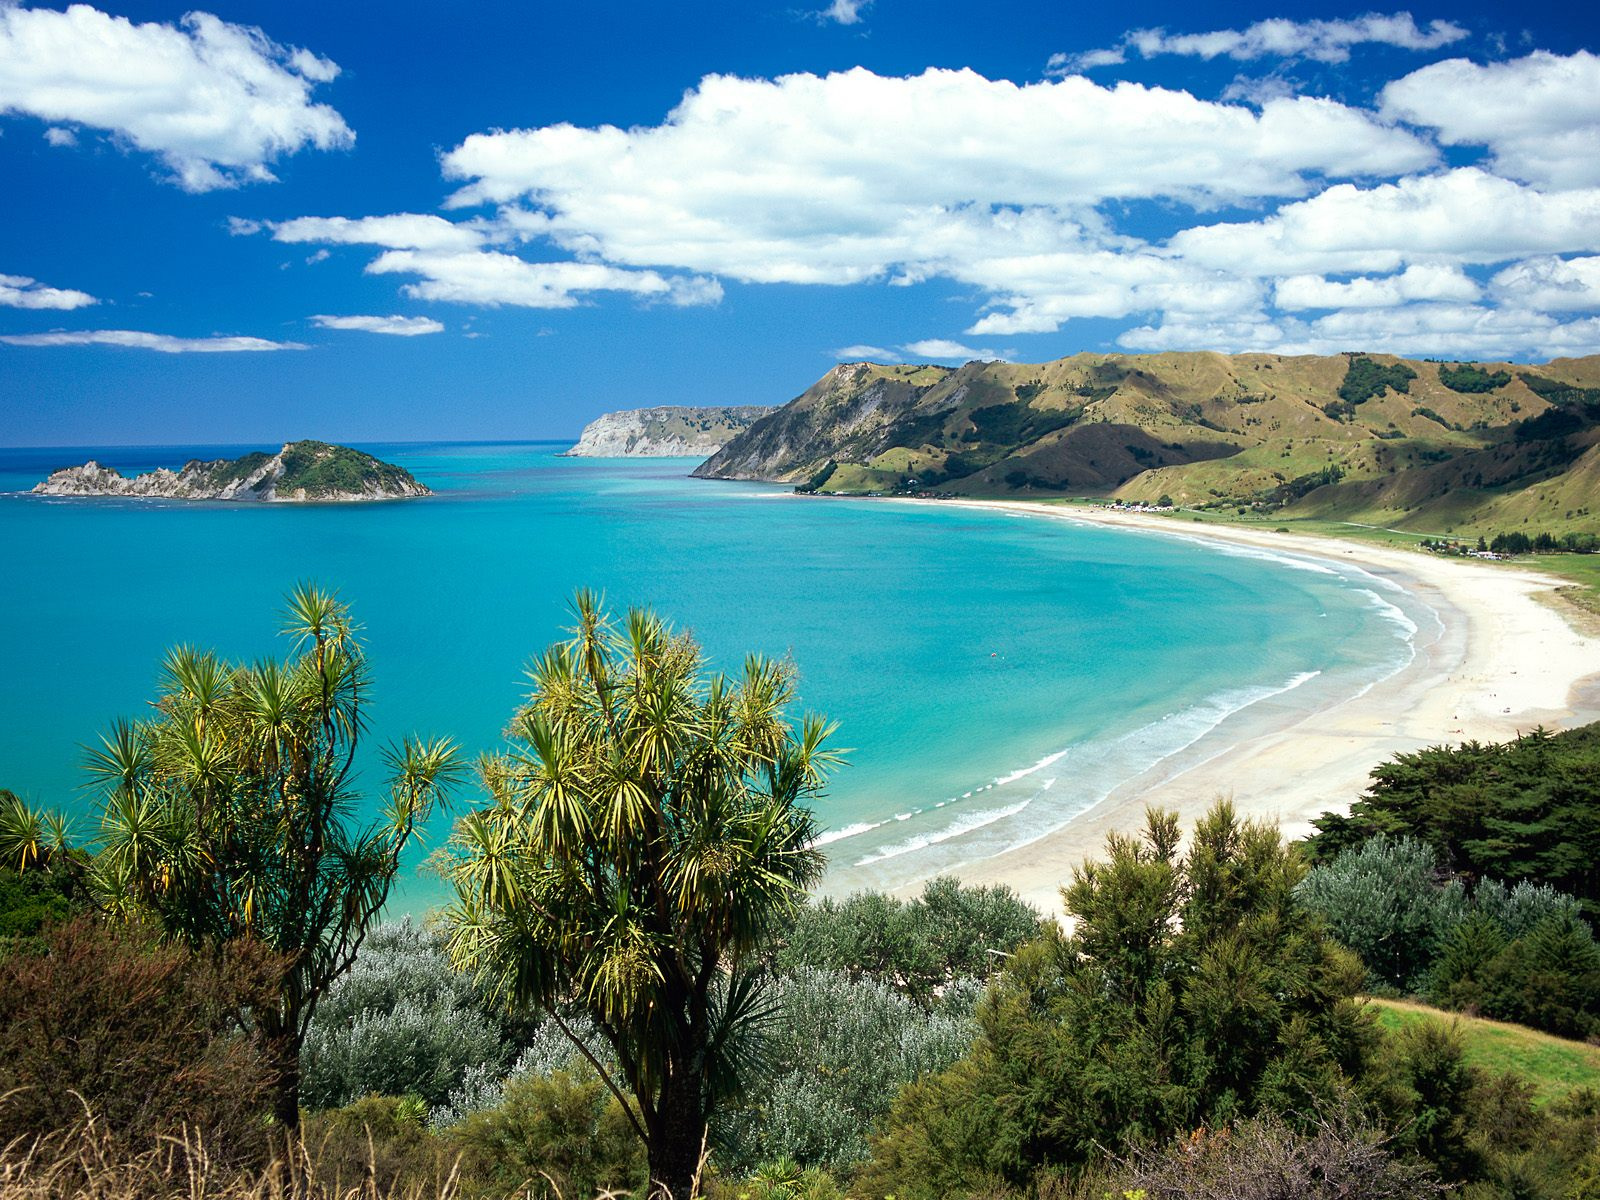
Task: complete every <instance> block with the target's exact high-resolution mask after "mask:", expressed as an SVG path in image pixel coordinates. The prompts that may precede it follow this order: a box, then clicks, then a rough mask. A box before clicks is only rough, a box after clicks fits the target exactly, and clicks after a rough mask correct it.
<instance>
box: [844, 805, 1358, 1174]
mask: <svg viewBox="0 0 1600 1200" xmlns="http://www.w3.org/2000/svg"><path fill="white" fill-rule="evenodd" d="M1304 870H1305V868H1304V866H1303V864H1302V863H1301V862H1300V859H1299V855H1298V853H1297V852H1295V851H1294V850H1292V849H1291V848H1289V847H1286V846H1285V845H1284V844H1283V842H1282V840H1281V839H1280V838H1279V836H1278V831H1277V829H1276V828H1274V827H1272V826H1268V825H1263V824H1258V823H1255V822H1251V821H1241V820H1240V819H1239V818H1238V817H1237V816H1236V815H1235V813H1234V811H1233V809H1232V807H1231V806H1230V805H1227V804H1219V805H1217V806H1216V807H1215V808H1213V809H1212V810H1211V812H1210V813H1209V814H1208V815H1207V816H1206V817H1205V818H1204V819H1203V820H1201V822H1200V823H1199V824H1198V825H1197V826H1196V828H1195V830H1194V833H1193V836H1192V837H1191V839H1190V849H1189V851H1188V853H1187V854H1183V853H1181V852H1180V836H1179V828H1178V822H1177V818H1176V817H1175V816H1173V815H1172V814H1169V813H1162V812H1154V811H1153V812H1151V813H1150V814H1149V815H1148V823H1147V825H1146V828H1145V830H1144V833H1143V835H1142V836H1139V837H1129V836H1123V835H1118V834H1114V835H1112V837H1111V838H1110V839H1109V840H1108V843H1107V857H1106V859H1105V860H1104V861H1101V862H1094V863H1090V864H1088V865H1087V866H1085V867H1083V868H1082V869H1081V870H1079V871H1078V872H1076V874H1075V876H1074V878H1073V881H1072V883H1071V885H1069V886H1068V887H1066V888H1064V889H1063V892H1062V894H1063V897H1064V899H1065V901H1066V908H1067V911H1068V913H1069V914H1070V915H1071V916H1072V918H1073V922H1074V924H1073V931H1072V933H1071V934H1070V935H1069V934H1066V933H1063V932H1061V931H1059V930H1055V931H1052V932H1048V933H1047V934H1046V935H1045V936H1044V937H1043V938H1042V939H1041V940H1039V941H1037V942H1034V943H1032V944H1030V945H1028V946H1025V947H1023V948H1022V949H1021V950H1019V951H1018V952H1017V953H1016V954H1015V956H1014V957H1013V958H1012V959H1011V960H1010V963H1009V964H1008V967H1007V969H1006V971H1005V973H1004V974H1003V975H1002V976H1001V978H1000V980H999V981H998V982H997V983H996V984H995V986H994V987H993V988H992V989H991V991H990V993H989V996H988V997H987V998H986V999H985V1001H984V1002H983V1004H982V1005H981V1006H980V1008H979V1012H978V1017H979V1026H980V1030H981V1034H980V1037H979V1039H978V1041H977V1043H976V1044H975V1045H974V1048H973V1050H972V1052H971V1053H970V1054H969V1055H968V1056H967V1058H966V1059H964V1060H963V1061H961V1062H959V1063H957V1064H956V1065H955V1066H954V1067H952V1068H950V1069H949V1070H948V1071H945V1072H942V1073H940V1074H937V1075H933V1076H930V1077H929V1078H927V1079H925V1080H923V1081H921V1082H919V1083H916V1084H913V1085H911V1086H910V1087H909V1088H907V1089H906V1090H905V1091H904V1092H902V1093H901V1097H900V1100H899V1101H897V1103H896V1105H895V1108H894V1110H893V1111H892V1112H891V1114H890V1117H889V1120H888V1124H887V1128H886V1131H885V1134H884V1136H882V1137H881V1138H880V1139H879V1140H878V1142H877V1143H876V1145H875V1149H874V1157H875V1162H874V1164H873V1165H872V1166H871V1167H870V1168H869V1172H868V1175H867V1178H866V1183H867V1184H868V1187H869V1190H873V1191H874V1192H875V1194H882V1193H888V1192H892V1193H894V1194H895V1195H899V1196H903V1197H908V1198H915V1200H920V1198H921V1197H929V1198H931V1197H934V1196H944V1195H951V1194H966V1193H969V1192H972V1191H974V1190H980V1189H982V1188H984V1187H986V1186H989V1185H990V1184H991V1183H993V1182H995V1181H1000V1182H1001V1183H1003V1184H1005V1185H1007V1186H1013V1187H1015V1186H1026V1185H1028V1183H1029V1182H1030V1181H1031V1180H1032V1179H1033V1178H1034V1177H1035V1176H1036V1175H1037V1174H1038V1173H1039V1172H1041V1171H1050V1170H1068V1171H1074V1170H1077V1169H1079V1168H1080V1167H1081V1166H1082V1165H1083V1164H1085V1163H1088V1162H1091V1161H1093V1160H1095V1159H1096V1158H1098V1157H1100V1156H1101V1155H1102V1154H1103V1153H1104V1151H1105V1150H1106V1149H1111V1150H1119V1149H1121V1148H1123V1147H1126V1146H1129V1145H1133V1144H1136V1143H1142V1142H1150V1141H1155V1140H1160V1139H1162V1138H1165V1137H1167V1136H1170V1135H1171V1134H1173V1133H1174V1132H1177V1131H1181V1130H1190V1129H1194V1128H1196V1127H1197V1126H1199V1125H1202V1124H1220V1123H1224V1122H1227V1121H1230V1120H1234V1119H1238V1118H1243V1117H1246V1116H1249V1115H1252V1114H1255V1113H1262V1112H1298V1113H1303V1114H1310V1113H1313V1112H1314V1111H1315V1108H1316V1104H1317V1102H1318V1101H1319V1100H1321V1099H1324V1098H1328V1097H1331V1096H1333V1095H1335V1094H1337V1093H1338V1092H1339V1091H1340V1089H1342V1088H1343V1087H1344V1086H1345V1085H1346V1084H1347V1082H1348V1080H1349V1079H1350V1078H1351V1077H1352V1076H1353V1075H1354V1074H1355V1073H1356V1072H1357V1070H1358V1069H1359V1068H1360V1066H1361V1065H1362V1063H1363V1061H1364V1060H1365V1057H1366V1055H1367V1053H1368V1051H1369V1049H1370V1046H1371V1044H1372V1042H1373V1039H1374V1037H1375V1035H1374V1034H1373V1032H1372V1029H1371V1025H1370V1023H1369V1022H1368V1021H1367V1020H1366V1019H1365V1018H1363V1017H1362V1016H1361V1014H1360V1012H1359V1009H1358V1007H1357V1005H1356V1003H1355V1002H1354V1000H1353V996H1354V995H1355V993H1356V991H1357V990H1358V989H1359V987H1360V986H1361V982H1362V976H1363V972H1362V969H1361V964H1360V962H1359V960H1357V959H1356V958H1355V956H1354V955H1352V954H1350V953H1349V952H1348V951H1346V950H1344V949H1342V948H1341V947H1339V946H1337V945H1336V944H1334V943H1333V942H1332V941H1331V940H1330V939H1329V938H1328V937H1327V936H1326V935H1325V934H1324V932H1323V930H1322V928H1321V926H1320V923H1319V921H1318V919H1317V918H1316V917H1315V916H1314V915H1312V914H1310V913H1308V912H1307V911H1306V910H1304V909H1303V908H1301V907H1300V906H1299V905H1297V904H1296V903H1295V900H1294V888H1295V885H1296V884H1297V883H1298V882H1299V881H1300V879H1301V877H1302V875H1303V874H1304Z"/></svg>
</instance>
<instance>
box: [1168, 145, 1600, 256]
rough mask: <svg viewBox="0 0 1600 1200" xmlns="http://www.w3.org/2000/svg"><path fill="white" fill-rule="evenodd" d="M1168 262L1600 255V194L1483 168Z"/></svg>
mask: <svg viewBox="0 0 1600 1200" xmlns="http://www.w3.org/2000/svg"><path fill="white" fill-rule="evenodd" d="M1166 251H1167V253H1170V254H1173V255H1175V256H1177V257H1179V258H1182V259H1184V260H1185V261H1187V262H1189V263H1191V264H1194V265H1197V266H1206V267H1212V268H1215V269H1218V270H1224V271H1229V272H1233V273H1238V274H1254V275H1296V274H1317V275H1325V274H1334V275H1338V274H1348V273H1355V272H1384V273H1386V272H1391V271H1398V270H1400V269H1401V268H1402V267H1403V266H1405V265H1406V264H1408V263H1416V262H1422V263H1428V262H1435V263H1437V262H1453V263H1460V264H1469V263H1495V262H1504V261H1507V260H1510V259H1514V258H1526V257H1530V256H1533V255H1539V254H1562V253H1579V252H1582V251H1600V188H1589V189H1583V190H1577V191H1568V192H1541V191H1538V190H1537V189H1534V188H1530V187H1526V186H1524V185H1522V184H1518V183H1513V182H1512V181H1510V180H1506V179H1501V178H1498V177H1497V176H1494V175H1491V174H1489V173H1487V172H1485V171H1482V170H1479V169H1478V168H1475V167H1462V168H1458V169H1457V170H1454V171H1447V172H1445V173H1444V174H1441V175H1425V176H1413V177H1410V178H1406V179H1402V180H1400V181H1399V182H1398V183H1386V184H1381V185H1379V186H1377V187H1373V188H1358V187H1354V186H1352V185H1350V184H1337V185H1335V186H1333V187H1330V188H1328V189H1327V190H1326V191H1324V192H1323V193H1321V194H1320V195H1318V196H1314V197H1312V198H1311V199H1309V200H1302V201H1299V202H1297V203H1294V204H1287V205H1284V206H1283V207H1282V208H1280V209H1279V210H1278V211H1277V212H1276V213H1274V214H1273V215H1272V216H1270V217H1266V218H1263V219H1262V220H1260V221H1251V222H1241V223H1234V224H1217V225H1201V226H1196V227H1194V228H1191V229H1186V230H1183V231H1182V232H1180V233H1178V234H1176V235H1175V236H1174V237H1172V238H1171V239H1170V240H1169V241H1168V243H1167V247H1166Z"/></svg>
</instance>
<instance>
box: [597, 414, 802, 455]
mask: <svg viewBox="0 0 1600 1200" xmlns="http://www.w3.org/2000/svg"><path fill="white" fill-rule="evenodd" d="M772 411H773V410H772V409H770V408H766V407H763V406H761V405H745V406H741V407H736V408H728V407H722V408H674V407H661V408H633V409H628V410H626V411H624V412H613V413H606V414H605V415H604V416H602V417H597V418H595V419H594V420H593V421H590V422H589V424H587V425H585V426H584V429H583V433H582V435H580V436H579V438H578V444H577V445H576V446H574V447H573V448H572V449H571V450H568V451H567V453H568V454H569V455H573V456H575V457H579V458H698V457H701V456H702V455H706V454H712V453H714V452H715V451H717V450H720V449H721V448H722V447H723V445H725V444H726V443H727V441H728V439H729V438H731V437H733V436H734V435H735V434H738V433H742V432H743V431H744V430H746V429H748V428H749V427H750V426H751V424H752V423H753V422H755V421H756V420H758V419H760V418H761V417H764V416H766V415H767V414H768V413H770V412H772Z"/></svg>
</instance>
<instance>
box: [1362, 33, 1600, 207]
mask: <svg viewBox="0 0 1600 1200" xmlns="http://www.w3.org/2000/svg"><path fill="white" fill-rule="evenodd" d="M1381 102H1382V111H1383V113H1384V115H1386V116H1388V117H1389V118H1391V119H1393V120H1400V121H1407V122H1410V123H1411V124H1413V125H1423V126H1428V127H1431V128H1433V129H1436V130H1438V134H1439V140H1440V141H1442V142H1444V143H1445V144H1446V145H1450V146H1487V147H1488V148H1489V150H1490V152H1491V155H1492V160H1491V161H1492V164H1493V166H1494V168H1495V170H1496V171H1498V172H1500V173H1501V174H1504V175H1509V176H1511V177H1512V178H1515V179H1522V180H1526V181H1528V182H1531V183H1539V184H1547V185H1550V186H1553V187H1563V188H1570V187H1586V186H1594V185H1596V184H1600V57H1596V56H1595V55H1593V54H1591V53H1589V52H1588V51H1587V50H1580V51H1578V52H1577V53H1576V54H1573V55H1570V56H1568V57H1561V56H1559V55H1555V54H1549V53H1546V52H1545V51H1542V50H1541V51H1538V52H1537V53H1534V54H1530V55H1528V56H1527V57H1526V58H1519V59H1516V60H1514V61H1512V62H1497V63H1487V64H1483V65H1480V64H1478V63H1473V62H1469V61H1467V60H1466V59H1464V58H1453V59H1450V60H1449V61H1448V62H1440V63H1434V64H1433V65H1431V66H1427V67H1423V68H1422V69H1421V70H1419V71H1413V72H1412V73H1411V74H1410V75H1407V76H1406V77H1405V78H1403V79H1398V80H1396V81H1395V82H1393V83H1391V84H1389V86H1388V87H1386V88H1384V89H1383V94H1382V97H1381Z"/></svg>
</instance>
